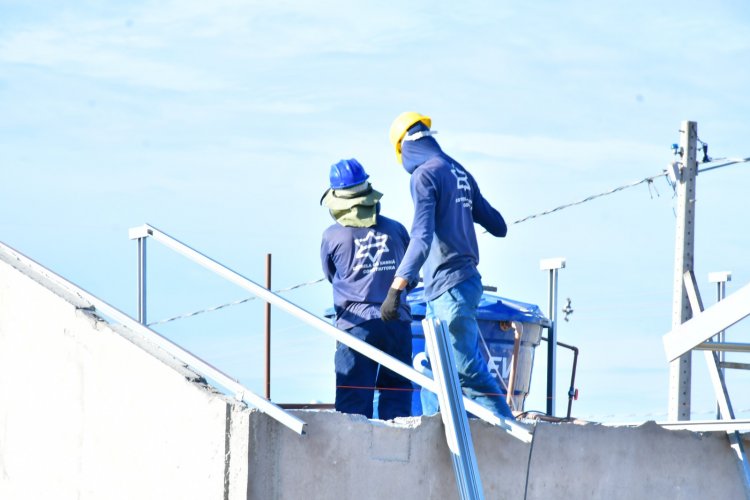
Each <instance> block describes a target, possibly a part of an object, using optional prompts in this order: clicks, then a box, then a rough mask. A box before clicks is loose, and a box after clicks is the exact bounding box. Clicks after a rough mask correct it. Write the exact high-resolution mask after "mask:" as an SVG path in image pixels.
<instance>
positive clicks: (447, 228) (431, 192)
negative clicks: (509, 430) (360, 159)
mask: <svg viewBox="0 0 750 500" xmlns="http://www.w3.org/2000/svg"><path fill="white" fill-rule="evenodd" d="M435 133H436V132H435V131H433V130H432V120H431V119H430V118H429V117H428V116H424V115H421V114H419V113H415V112H413V111H408V112H406V113H402V114H400V115H399V116H398V117H397V118H396V119H395V120H394V121H393V124H392V125H391V129H390V140H391V144H392V145H393V146H394V148H395V150H396V157H397V159H398V161H399V162H400V163H401V164H402V165H403V167H404V169H406V171H407V172H408V173H409V174H410V175H411V195H412V199H413V201H414V219H413V224H412V228H411V232H410V238H411V241H410V243H409V247H408V249H407V251H406V255H405V256H404V260H403V261H402V262H401V264H400V265H399V267H398V270H397V271H396V277H395V278H394V280H393V283H392V284H391V287H390V289H389V290H388V296H387V298H386V300H385V302H384V303H383V306H382V307H381V312H382V317H383V320H384V321H389V320H392V319H396V318H398V310H399V308H400V305H401V303H402V302H403V301H404V298H403V290H404V289H405V288H406V287H407V285H408V284H409V283H410V282H413V281H414V280H416V279H417V276H418V274H419V271H420V269H422V270H423V274H424V293H425V299H426V301H427V314H428V316H430V317H437V318H439V319H440V320H441V321H442V322H443V323H444V324H446V325H448V331H449V334H450V336H451V339H450V340H451V344H452V345H453V352H454V357H455V361H456V368H457V371H458V378H459V381H460V383H461V387H462V388H463V391H464V393H465V394H466V395H467V396H468V397H470V398H472V399H474V400H476V401H477V402H478V403H480V404H482V405H484V406H485V407H487V408H489V409H491V410H492V411H494V412H495V413H496V414H498V415H502V416H504V417H508V418H513V414H512V413H511V411H510V408H509V407H508V404H507V403H506V402H505V398H504V397H503V396H504V395H503V394H502V393H501V390H500V386H499V384H498V382H497V380H496V379H495V378H494V377H493V376H492V374H491V373H490V372H489V370H488V368H487V364H486V362H485V361H484V359H483V358H482V355H481V353H480V351H479V325H478V324H477V321H476V310H477V306H478V304H479V301H480V300H481V298H482V290H483V287H482V281H481V276H480V275H479V271H478V270H477V265H478V264H479V249H478V246H477V237H476V232H475V230H474V223H475V222H476V223H478V224H480V225H481V226H483V227H484V228H485V229H486V230H487V231H488V232H489V233H490V234H492V235H493V236H497V237H504V236H505V235H506V233H507V231H508V227H507V225H506V223H505V220H504V219H503V216H502V215H500V212H498V211H497V210H495V209H494V208H493V207H492V206H491V205H490V204H489V203H488V202H487V200H485V199H484V197H483V196H482V194H481V192H480V191H479V186H478V185H477V183H476V181H475V180H474V177H473V176H472V175H471V174H470V173H469V172H468V171H467V170H466V169H465V168H464V167H463V166H462V165H461V164H460V163H458V162H457V161H456V160H454V159H453V158H451V157H450V156H448V155H447V154H445V153H444V152H443V150H442V149H441V148H440V145H439V144H438V143H437V141H436V140H435V138H434V134H435Z"/></svg>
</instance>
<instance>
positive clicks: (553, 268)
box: [539, 257, 565, 416]
mask: <svg viewBox="0 0 750 500" xmlns="http://www.w3.org/2000/svg"><path fill="white" fill-rule="evenodd" d="M539 267H540V268H541V269H542V270H548V271H549V319H550V326H549V340H548V342H547V415H549V416H553V415H554V414H555V385H556V381H557V380H556V377H557V273H558V270H560V269H563V268H565V259H564V258H562V257H557V258H554V259H545V260H542V261H541V262H540V263H539Z"/></svg>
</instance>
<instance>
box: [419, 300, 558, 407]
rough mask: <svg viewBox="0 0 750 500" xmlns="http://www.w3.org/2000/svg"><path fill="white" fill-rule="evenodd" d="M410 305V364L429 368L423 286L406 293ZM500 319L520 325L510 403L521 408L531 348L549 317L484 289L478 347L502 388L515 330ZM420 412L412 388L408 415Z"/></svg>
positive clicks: (528, 378) (526, 389)
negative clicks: (410, 407)
mask: <svg viewBox="0 0 750 500" xmlns="http://www.w3.org/2000/svg"><path fill="white" fill-rule="evenodd" d="M407 301H408V303H409V305H410V306H411V312H412V316H413V318H414V321H412V325H411V331H412V360H413V363H414V368H416V369H417V370H423V369H424V368H425V367H427V368H429V365H428V363H427V361H426V355H425V354H424V352H425V340H424V331H423V329H422V320H423V319H424V317H425V313H426V308H427V304H426V302H425V299H424V290H423V289H422V288H415V289H414V290H412V291H411V293H409V295H408V296H407ZM501 322H514V323H516V324H517V325H519V327H520V328H521V342H520V346H519V353H518V364H517V376H516V383H515V387H514V390H513V403H514V404H513V407H514V409H516V410H522V409H523V405H524V402H525V400H526V396H527V395H528V394H529V387H530V386H531V373H532V370H533V366H534V351H535V349H536V346H538V345H539V343H540V342H541V338H542V328H544V327H548V326H549V325H550V322H549V320H548V319H547V317H546V316H544V314H542V312H541V310H540V309H539V307H538V306H536V305H533V304H527V303H525V302H519V301H517V300H512V299H507V298H504V297H499V296H497V295H493V294H490V293H488V292H485V293H483V294H482V300H481V302H480V303H479V307H478V308H477V323H479V331H480V334H481V339H480V346H479V347H480V351H481V352H482V356H483V357H484V359H485V361H487V364H488V368H489V369H490V372H492V373H493V375H495V377H496V378H497V379H498V382H499V383H500V387H501V388H502V389H505V387H507V386H508V383H509V375H510V368H511V363H512V359H513V345H514V336H515V332H514V330H513V328H507V327H508V326H509V325H503V326H505V327H506V328H505V329H504V328H503V326H501ZM421 414H422V403H421V401H420V392H419V391H415V393H414V396H413V397H412V415H421Z"/></svg>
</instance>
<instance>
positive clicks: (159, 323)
mask: <svg viewBox="0 0 750 500" xmlns="http://www.w3.org/2000/svg"><path fill="white" fill-rule="evenodd" d="M324 280H325V278H318V279H316V280H313V281H307V282H305V283H299V284H297V285H294V286H290V287H289V288H281V289H279V290H276V291H275V292H274V293H282V292H290V291H292V290H296V289H297V288H302V287H304V286H309V285H314V284H316V283H320V282H321V281H324ZM257 298H258V297H255V296H252V297H247V298H244V299H240V300H235V301H233V302H227V303H226V304H221V305H218V306H213V307H207V308H205V309H201V310H199V311H193V312H189V313H185V314H180V315H178V316H173V317H171V318H167V319H163V320H160V321H154V322H153V323H148V324H147V325H146V326H156V325H163V324H165V323H170V322H172V321H176V320H178V319H184V318H191V317H193V316H197V315H199V314H203V313H207V312H212V311H218V310H219V309H224V308H225V307H229V306H236V305H239V304H244V303H245V302H250V301H251V300H255V299H257Z"/></svg>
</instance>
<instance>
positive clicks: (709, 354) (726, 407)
mask: <svg viewBox="0 0 750 500" xmlns="http://www.w3.org/2000/svg"><path fill="white" fill-rule="evenodd" d="M683 282H684V283H685V290H686V291H687V296H688V299H689V301H690V307H691V308H692V310H693V313H694V314H699V313H701V312H703V301H702V300H701V297H700V292H699V291H698V287H697V286H696V283H695V275H694V274H693V271H692V270H688V271H686V272H685V274H684V275H683ZM703 354H704V356H705V358H706V364H707V365H708V374H709V377H710V378H711V384H712V385H713V387H714V393H715V395H716V401H717V403H718V405H719V409H720V411H721V416H722V417H723V419H724V420H734V410H733V408H732V402H731V400H730V398H729V392H728V391H727V386H726V382H725V380H724V375H723V374H722V373H721V369H720V367H719V358H718V356H717V354H716V352H714V351H708V350H706V351H704V352H703ZM727 436H728V438H729V443H730V446H731V447H732V449H733V450H734V452H735V453H736V454H737V457H738V458H739V460H740V465H741V468H742V472H743V477H744V480H745V493H746V495H747V496H748V498H750V463H748V459H747V453H746V452H745V446H744V444H743V442H742V436H741V435H740V433H739V431H738V430H729V431H727Z"/></svg>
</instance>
